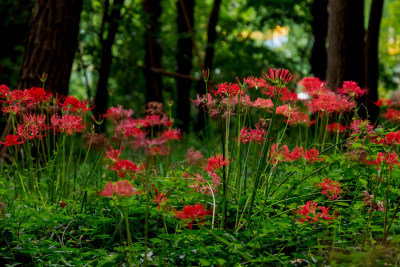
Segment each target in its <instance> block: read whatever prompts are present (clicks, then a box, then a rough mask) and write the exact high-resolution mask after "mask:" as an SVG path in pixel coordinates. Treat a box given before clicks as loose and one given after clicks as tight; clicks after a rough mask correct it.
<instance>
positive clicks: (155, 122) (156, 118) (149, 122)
mask: <svg viewBox="0 0 400 267" xmlns="http://www.w3.org/2000/svg"><path fill="white" fill-rule="evenodd" d="M139 124H140V125H142V126H143V127H154V126H163V125H164V126H165V127H171V125H172V121H169V120H168V117H167V116H165V115H164V116H160V115H147V116H146V117H145V118H144V119H142V120H140V122H139Z"/></svg>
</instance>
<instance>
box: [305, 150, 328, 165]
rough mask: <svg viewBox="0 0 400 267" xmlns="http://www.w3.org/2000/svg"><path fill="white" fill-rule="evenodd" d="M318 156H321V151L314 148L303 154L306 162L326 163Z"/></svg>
mask: <svg viewBox="0 0 400 267" xmlns="http://www.w3.org/2000/svg"><path fill="white" fill-rule="evenodd" d="M318 154H319V151H318V150H317V149H316V148H315V147H313V148H312V149H310V150H307V149H305V150H304V152H303V154H302V157H303V158H304V159H305V160H308V161H310V162H311V163H314V161H324V159H323V158H318Z"/></svg>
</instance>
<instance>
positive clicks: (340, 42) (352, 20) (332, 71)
mask: <svg viewBox="0 0 400 267" xmlns="http://www.w3.org/2000/svg"><path fill="white" fill-rule="evenodd" d="M328 39H329V46H328V70H327V78H328V86H329V87H330V88H331V89H333V90H335V89H336V88H338V87H340V86H342V84H343V81H350V80H351V81H355V82H357V83H358V84H359V86H360V87H363V86H364V1H363V0H351V1H349V0H331V1H330V2H329V21H328Z"/></svg>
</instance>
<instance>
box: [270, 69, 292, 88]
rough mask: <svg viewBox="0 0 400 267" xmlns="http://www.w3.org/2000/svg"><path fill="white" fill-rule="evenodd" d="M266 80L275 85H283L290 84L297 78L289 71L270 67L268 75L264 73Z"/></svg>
mask: <svg viewBox="0 0 400 267" xmlns="http://www.w3.org/2000/svg"><path fill="white" fill-rule="evenodd" d="M263 75H264V77H265V79H267V80H268V81H269V82H271V83H273V84H278V85H283V84H289V83H291V82H292V81H293V79H294V78H295V76H294V75H291V74H290V72H289V71H288V70H285V69H280V70H277V69H271V68H269V67H268V71H267V73H265V72H263Z"/></svg>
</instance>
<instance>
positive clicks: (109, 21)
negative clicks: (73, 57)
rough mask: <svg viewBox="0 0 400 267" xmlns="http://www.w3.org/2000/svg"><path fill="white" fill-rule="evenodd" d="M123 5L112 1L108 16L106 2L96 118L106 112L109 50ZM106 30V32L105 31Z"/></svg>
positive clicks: (121, 0) (110, 60)
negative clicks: (105, 35) (105, 34)
mask: <svg viewBox="0 0 400 267" xmlns="http://www.w3.org/2000/svg"><path fill="white" fill-rule="evenodd" d="M123 5H124V0H114V2H113V4H112V6H111V14H108V12H109V10H108V7H109V0H106V3H105V10H104V15H103V22H102V27H101V32H100V44H101V45H102V52H101V63H100V68H99V81H98V83H97V92H96V97H95V99H94V104H95V108H94V110H93V113H94V114H95V116H96V117H97V118H99V116H100V115H101V114H104V113H106V111H107V102H108V90H107V82H108V77H109V75H110V68H111V63H112V51H111V48H112V46H113V44H114V40H115V35H116V34H117V32H118V26H119V21H120V19H121V8H122V6H123ZM106 28H108V30H107V31H106ZM105 32H107V37H105V38H104V33H105ZM100 126H101V127H100V130H101V131H102V132H104V131H105V124H104V123H103V124H101V125H100Z"/></svg>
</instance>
